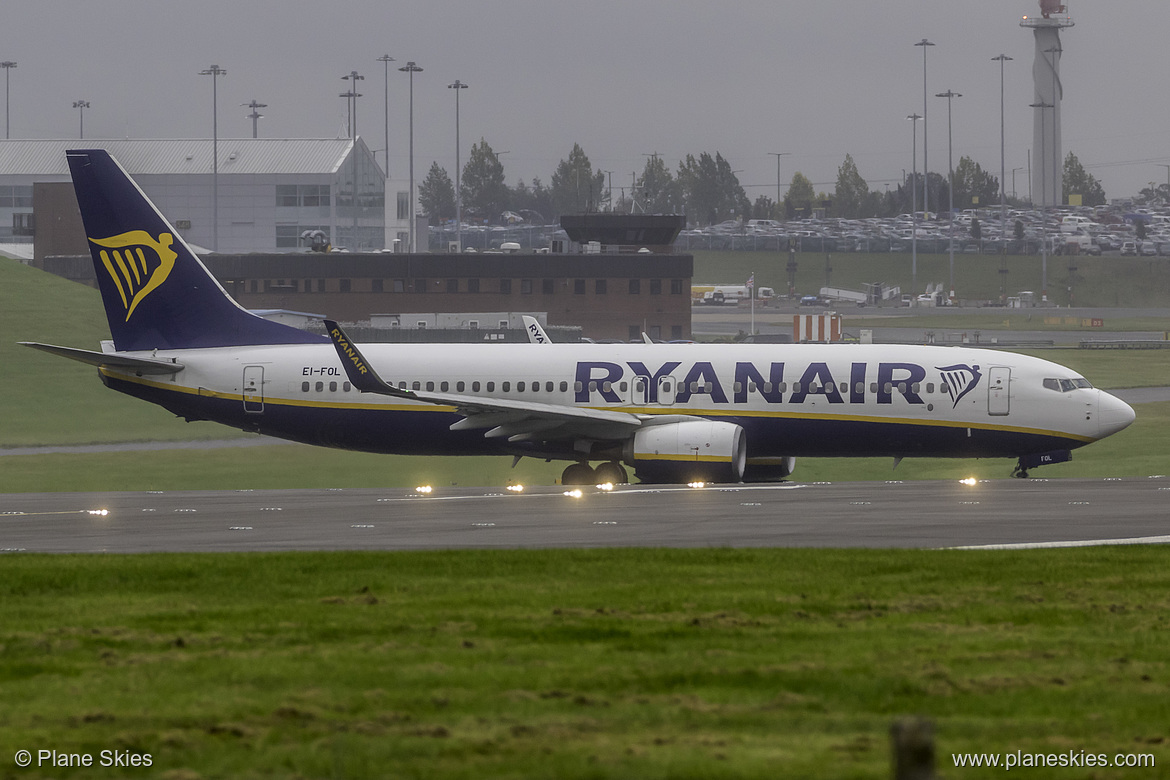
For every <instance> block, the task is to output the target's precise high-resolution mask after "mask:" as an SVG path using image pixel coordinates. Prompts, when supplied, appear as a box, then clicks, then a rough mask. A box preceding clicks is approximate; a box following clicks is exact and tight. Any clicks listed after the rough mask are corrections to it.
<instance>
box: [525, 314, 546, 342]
mask: <svg viewBox="0 0 1170 780" xmlns="http://www.w3.org/2000/svg"><path fill="white" fill-rule="evenodd" d="M522 319H523V320H524V330H526V331H528V340H529V341H530V342H532V343H533V344H551V343H552V339H550V338H549V337H548V334H547V333H545V332H544V328H542V327H540V323H539V322H537V320H536V317H531V316H529V315H527V314H525V315H524V316H523V318H522Z"/></svg>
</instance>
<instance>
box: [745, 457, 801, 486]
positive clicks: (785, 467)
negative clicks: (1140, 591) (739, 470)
mask: <svg viewBox="0 0 1170 780" xmlns="http://www.w3.org/2000/svg"><path fill="white" fill-rule="evenodd" d="M795 470H796V458H794V457H792V456H788V457H783V458H767V459H764V460H762V461H761V462H749V463H748V464H747V468H746V469H744V472H743V480H744V482H779V481H780V480H782V479H784V478H785V477H787V476H789V475H791V474H792V472H793V471H795Z"/></svg>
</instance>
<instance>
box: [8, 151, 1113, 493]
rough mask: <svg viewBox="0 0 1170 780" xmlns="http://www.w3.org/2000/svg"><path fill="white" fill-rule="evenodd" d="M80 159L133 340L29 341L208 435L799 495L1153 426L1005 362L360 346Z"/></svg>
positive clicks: (952, 355) (779, 350) (113, 318)
mask: <svg viewBox="0 0 1170 780" xmlns="http://www.w3.org/2000/svg"><path fill="white" fill-rule="evenodd" d="M68 159H69V168H70V171H71V173H72V176H73V183H74V188H75V189H76V192H77V201H78V204H79V206H80V208H81V215H82V220H83V222H84V225H85V231H86V235H87V236H88V238H89V244H90V251H91V254H92V256H93V262H94V268H95V269H96V272H97V278H98V286H99V288H100V290H101V295H102V301H103V302H104V304H105V308H106V315H107V317H108V319H109V323H110V330H111V333H112V335H113V341H112V343H110V342H103V344H102V350H103V351H101V352H93V351H88V350H81V349H75V348H71V347H57V346H51V345H47V344H35V343H32V344H29V345H28V346H31V347H35V348H37V349H41V350H44V351H46V352H51V353H53V354H56V355H61V356H63V357H68V358H71V359H73V360H79V361H82V362H84V363H89V364H92V365H94V366H96V367H97V368H98V371H99V374H100V376H101V379H102V381H103V382H104V383H105V384H106V386H107V387H110V388H112V389H114V390H117V391H119V392H123V393H126V394H128V395H132V396H135V397H137V398H141V399H143V400H145V401H150V402H151V403H156V404H158V405H160V406H163V407H165V408H167V409H169V410H170V411H172V412H174V413H175V414H177V415H179V416H180V417H184V418H186V419H187V420H213V421H216V422H219V423H223V424H225V425H230V426H232V427H235V428H240V429H242V430H246V431H255V432H257V433H263V434H267V435H269V436H277V437H280V438H284V439H291V440H293V441H299V442H305V443H308V444H317V445H322V446H328V447H339V448H344V449H352V450H361V451H366V452H383V453H398V454H407V455H409V454H417V455H489V454H496V455H511V456H513V457H515V458H519V457H533V458H542V459H548V460H554V459H555V460H564V461H568V462H569V465H568V467H567V468H566V469H565V471H564V475H563V478H562V481H563V482H564V483H566V484H592V483H595V482H607V481H608V482H615V483H616V482H625V481H628V478H627V471H626V468H625V466H631V467H633V469H634V471H635V474H636V476H637V477H638V478H640V479H641V480H643V481H647V482H688V481H692V480H696V479H703V480H706V481H717V482H739V481H743V480H747V481H756V480H766V479H777V478H782V477H784V476H787V475H788V474H789V473H791V472H792V469H793V466H794V463H795V458H796V457H800V456H817V457H853V456H888V457H892V458H895V459H896V460H900V459H901V458H905V457H959V458H982V457H996V458H1004V457H1010V458H1017V459H1018V466H1017V474H1021V475H1026V472H1027V469H1029V468H1032V467H1034V466H1038V465H1042V464H1045V463H1055V462H1060V461H1063V460H1067V459H1068V458H1069V457H1070V451H1071V450H1072V449H1074V448H1076V447H1081V446H1083V445H1085V444H1089V443H1092V442H1094V441H1097V440H1098V439H1102V438H1104V437H1106V436H1109V435H1111V434H1113V433H1116V432H1118V431H1120V430H1122V429H1123V428H1125V427H1126V426H1127V425H1129V424H1130V423H1131V422H1133V419H1134V412H1133V409H1131V408H1130V407H1129V406H1128V405H1127V404H1125V403H1124V402H1122V401H1121V400H1119V399H1117V398H1115V397H1114V396H1112V395H1110V394H1109V393H1106V392H1103V391H1101V390H1097V389H1095V388H1094V387H1093V386H1092V385H1090V384H1089V382H1088V381H1086V380H1085V379H1084V378H1083V377H1081V376H1078V375H1077V374H1076V372H1074V371H1072V370H1070V369H1068V368H1065V367H1063V366H1060V365H1058V364H1056V363H1052V362H1049V361H1046V360H1040V359H1038V358H1033V357H1026V356H1022V355H1016V354H1011V353H1004V352H996V351H991V350H983V349H967V348H956V347H933V346H903V345H846V344H832V345H822V344H790V345H771V344H758V345H731V344H718V345H714V344H712V345H702V344H649V343H646V344H619V345H609V344H551V343H530V344H491V345H486V344H485V345H467V344H426V345H415V344H367V345H361V346H360V347H359V346H358V345H355V344H354V343H353V342H352V341H350V339H349V338H348V337H347V336H346V334H345V332H344V331H343V330H342V328H341V327H340V326H338V325H337V323H335V322H332V321H327V323H326V325H327V331H328V337H325V336H320V335H315V334H312V333H308V332H306V331H302V330H298V329H296V328H291V327H288V326H285V325H281V324H277V323H274V322H270V321H267V320H264V319H261V318H259V317H257V316H255V315H253V314H251V313H249V312H248V311H246V310H245V309H243V308H242V307H240V306H239V305H238V304H237V303H236V302H235V301H233V300H232V299H231V298H230V297H229V296H228V294H227V293H226V292H225V291H224V289H223V288H222V287H221V286H220V285H219V283H218V282H217V281H216V280H215V278H214V277H212V275H211V274H210V273H209V272H208V271H207V269H206V268H205V267H204V266H203V264H202V262H200V260H199V258H198V257H197V256H196V255H195V254H194V253H193V252H192V251H191V249H190V248H189V247H188V246H187V245H186V243H184V241H183V239H182V238H181V237H180V236H179V235H178V233H177V232H176V231H175V229H174V228H173V227H172V226H171V225H170V224H169V223H168V222H167V220H166V219H165V218H164V217H163V216H162V214H161V213H159V211H158V210H157V209H156V208H155V207H154V205H153V204H152V203H151V202H150V200H149V199H148V198H147V197H146V196H145V194H144V193H143V192H142V191H141V190H140V189H139V188H138V186H137V184H136V183H135V182H134V181H133V180H132V179H131V178H130V176H129V175H128V174H127V173H126V172H125V171H124V170H123V169H122V167H121V166H120V165H119V164H118V163H117V162H116V161H115V160H114V159H113V158H112V157H110V155H109V154H108V153H107V152H105V151H104V150H84V151H71V152H68ZM533 335H534V337H535V338H534V341H547V339H545V338H543V332H540V331H539V326H536V328H535V329H534V331H533ZM591 463H597V464H599V465H597V466H596V467H594V466H592V465H591ZM623 464H624V465H623Z"/></svg>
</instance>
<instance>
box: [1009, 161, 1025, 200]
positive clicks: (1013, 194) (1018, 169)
mask: <svg viewBox="0 0 1170 780" xmlns="http://www.w3.org/2000/svg"><path fill="white" fill-rule="evenodd" d="M1022 170H1024V167H1023V166H1020V167H1019V168H1012V199H1013V200H1014V199H1018V198H1019V196H1018V195H1016V171H1022Z"/></svg>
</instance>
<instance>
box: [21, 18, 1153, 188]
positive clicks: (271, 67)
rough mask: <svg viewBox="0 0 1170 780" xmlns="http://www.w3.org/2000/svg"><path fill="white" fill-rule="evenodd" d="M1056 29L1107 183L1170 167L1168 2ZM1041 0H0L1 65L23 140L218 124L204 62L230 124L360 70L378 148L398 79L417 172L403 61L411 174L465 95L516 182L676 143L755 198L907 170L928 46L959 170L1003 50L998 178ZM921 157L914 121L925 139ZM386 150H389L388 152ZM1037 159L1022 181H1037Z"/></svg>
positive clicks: (314, 107) (271, 115) (466, 137)
mask: <svg viewBox="0 0 1170 780" xmlns="http://www.w3.org/2000/svg"><path fill="white" fill-rule="evenodd" d="M1068 8H1069V12H1070V14H1071V15H1072V18H1073V20H1074V21H1075V23H1076V26H1075V27H1073V28H1071V29H1068V30H1065V31H1064V32H1063V33H1062V45H1063V48H1064V55H1063V59H1062V65H1061V68H1062V74H1061V75H1062V78H1063V81H1064V104H1063V117H1064V120H1063V121H1064V124H1063V137H1064V149H1065V151H1066V152H1068V151H1072V152H1074V153H1075V154H1076V155H1077V156H1078V157H1079V158H1080V160H1081V162H1082V164H1084V165H1085V167H1086V168H1087V169H1088V171H1089V172H1090V173H1091V174H1093V175H1094V176H1096V177H1097V178H1098V179H1100V180H1101V182H1102V184H1103V185H1104V187H1105V190H1106V194H1107V195H1108V196H1109V197H1124V196H1128V195H1133V194H1135V193H1137V191H1138V190H1140V189H1141V188H1142V187H1145V186H1147V185H1148V183H1149V182H1151V181H1155V182H1160V183H1161V182H1165V181H1166V180H1167V169H1166V168H1165V167H1163V166H1164V165H1168V164H1170V99H1168V98H1167V94H1166V85H1167V83H1168V82H1170V58H1168V57H1167V53H1166V39H1167V34H1168V32H1170V2H1168V1H1167V0H1109V1H1106V0H1069V4H1068ZM1037 11H1038V5H1037V3H1036V0H970V2H966V3H962V2H956V1H955V0H933V1H929V2H928V0H881V1H880V2H869V3H863V2H860V1H859V0H844V2H836V3H830V2H823V1H821V2H800V3H798V2H793V1H792V0H724V1H723V2H719V3H716V2H710V0H708V1H707V2H697V0H588V1H587V2H574V3H567V2H562V1H561V0H493V1H492V2H484V3H473V2H467V1H466V0H464V1H463V2H459V1H457V0H399V2H393V3H391V2H384V1H378V0H329V1H328V2H327V1H326V0H315V1H314V2H307V1H306V0H280V1H279V2H278V1H277V0H185V2H174V1H172V0H4V2H3V4H2V5H0V60H12V61H16V62H17V63H18V66H17V67H16V68H15V69H13V70H10V71H9V73H8V75H9V76H10V79H11V82H10V85H11V86H10V88H11V98H10V118H11V136H12V138H76V137H77V133H78V111H77V109H74V108H73V107H72V105H73V102H74V101H76V100H88V101H89V102H90V108H89V109H88V110H87V111H86V112H85V135H86V138H87V139H99V138H126V137H128V138H198V137H204V138H205V137H210V135H211V103H212V100H211V86H212V85H211V79H210V77H208V76H200V75H198V74H199V71H200V70H203V69H205V68H207V67H208V66H210V65H211V64H213V63H214V64H218V65H219V66H221V67H223V68H225V69H226V70H227V75H226V76H224V77H223V78H221V79H220V80H219V133H220V136H221V137H224V138H231V137H250V136H251V132H252V130H251V121H250V120H249V119H247V118H246V115H247V114H248V112H249V109H247V108H244V107H242V106H241V104H243V103H247V102H248V101H250V100H252V99H255V100H258V101H260V102H262V103H267V104H268V107H267V108H265V109H262V111H261V113H263V114H264V118H263V119H261V120H260V134H261V135H262V136H264V137H270V138H272V137H286V138H332V137H338V136H343V135H345V133H346V127H345V122H346V101H345V100H344V99H343V98H341V97H339V94H340V93H342V92H344V91H345V90H346V89H347V87H348V84H349V82H347V81H342V80H341V76H342V75H344V74H347V73H349V72H350V71H351V70H355V69H356V70H357V71H358V72H359V73H361V74H362V75H364V76H365V77H366V80H365V81H364V82H361V86H360V91H361V92H362V93H363V97H362V98H361V99H360V100H359V102H358V130H359V132H360V134H361V135H362V136H363V137H364V138H365V139H366V142H367V144H368V145H369V146H370V148H372V149H381V148H382V146H383V92H384V89H385V81H386V79H385V77H384V65H383V64H382V63H381V62H378V61H377V58H378V57H379V56H381V55H383V54H389V55H390V56H392V57H394V58H395V60H397V61H396V62H394V63H391V70H390V78H389V95H390V100H389V114H390V126H389V132H390V157H389V168H390V174H391V175H392V176H393V177H395V178H404V177H405V176H406V172H407V160H408V154H407V149H408V144H407V137H408V136H407V127H408V125H407V116H408V79H407V75H406V74H405V73H400V72H398V70H397V68H398V67H400V66H402V65H404V64H405V63H406V62H407V61H408V60H413V61H415V62H417V63H418V65H419V66H421V67H422V68H423V69H424V70H423V72H421V73H416V74H415V76H414V116H415V121H414V127H415V174H416V179H418V180H421V178H422V176H423V175H424V174H425V173H426V171H427V169H428V168H429V167H430V164H431V162H432V161H438V162H439V164H440V165H442V166H443V167H445V168H446V169H447V170H448V172H450V173H452V174H453V172H454V169H455V159H454V158H455V99H454V90H451V89H447V88H446V86H447V85H448V84H450V83H451V82H453V81H454V80H456V79H460V80H462V81H464V82H466V83H467V84H469V85H470V88H469V89H466V90H463V91H462V93H461V96H460V113H461V130H462V142H463V160H464V161H466V159H467V154H468V150H469V149H470V147H471V145H472V143H474V142H475V141H477V140H478V139H479V138H481V137H482V138H484V139H485V140H487V142H488V143H489V144H490V145H491V146H492V148H493V149H495V150H496V152H507V154H504V155H503V156H502V157H501V160H502V162H503V163H504V169H505V173H506V175H507V179H508V183H509V184H510V185H515V183H516V182H517V180H518V179H521V178H523V179H524V180H525V181H531V179H532V178H533V177H540V179H541V180H542V181H544V182H545V183H546V184H547V183H548V181H549V178H550V176H551V174H552V172H553V170H554V169H555V167H556V165H557V163H558V161H560V160H561V159H563V158H567V157H568V155H569V151H570V150H571V149H572V146H573V144H574V143H579V144H581V146H582V148H583V149H584V150H585V152H586V154H588V155H589V158H590V160H591V162H592V163H593V165H594V167H595V168H599V169H602V170H607V171H612V172H613V184H614V187H615V189H616V188H617V187H618V186H623V185H624V186H628V185H629V182H630V180H631V174H632V173H633V172H635V171H637V172H641V170H642V168H643V166H644V164H645V159H646V155H648V154H651V153H657V154H659V155H661V156H662V157H663V158H664V159H665V161H666V163H667V165H668V166H669V167H670V169H671V170H672V171H674V170H676V169H677V166H678V162H679V160H680V159H682V158H683V157H684V156H685V155H686V154H688V153H692V154H695V155H696V156H697V155H698V154H699V153H700V152H704V151H707V152H711V153H712V154H714V153H715V152H720V153H722V154H723V156H724V157H726V158H727V159H728V161H729V162H730V163H731V166H732V168H733V169H734V170H736V171H738V172H739V173H738V176H739V180H740V182H741V184H743V185H744V186H745V188H746V190H747V192H748V195H749V196H750V197H751V198H752V199H753V200H754V199H755V198H756V196H758V195H760V194H765V195H769V196H772V197H774V196H775V187H776V158H775V157H773V156H770V155H769V152H786V153H788V154H789V156H786V157H784V158H783V162H782V166H783V169H782V178H783V180H784V184H785V185H787V183H788V181H789V180H790V179H791V176H792V174H793V172H794V171H800V172H802V173H804V174H805V175H806V176H808V177H809V178H810V179H811V180H812V181H813V182H814V183H816V184H817V187H818V189H823V190H825V191H830V190H832V188H833V186H834V185H835V182H836V178H837V169H838V167H839V166H840V164H841V162H842V161H843V160H844V158H845V155H846V154H847V153H848V154H852V155H853V158H854V160H855V161H856V163H857V167H858V170H859V171H860V173H861V175H862V176H863V177H865V178H866V179H867V180H868V181H869V184H870V188H871V189H874V190H882V189H884V188H885V187H886V185H887V184H888V185H889V186H891V187H892V186H895V185H896V183H897V181H899V180H900V179H901V178H902V176H903V171H905V170H908V169H909V168H910V167H911V142H912V136H911V123H910V122H908V121H907V120H906V117H907V115H909V114H911V113H913V112H918V113H922V109H923V105H922V103H923V73H922V48H920V47H919V48H916V47H915V46H914V43H915V42H917V41H919V40H921V39H922V38H924V37H925V38H929V39H930V40H931V41H932V42H934V43H935V44H936V45H935V46H934V47H933V48H931V49H930V50H929V53H928V55H927V57H928V59H927V85H926V86H927V91H928V92H929V93H930V98H929V101H928V121H929V126H928V134H929V142H930V150H929V151H930V167H931V170H932V171H935V172H941V173H945V172H946V166H947V111H946V101H945V100H943V99H939V98H935V97H934V94H935V93H936V92H944V91H946V90H948V89H953V90H955V91H957V92H960V93H962V94H963V95H964V97H963V98H961V99H957V100H955V102H954V107H953V110H954V115H953V123H954V124H953V135H954V159H955V161H956V162H957V161H958V159H959V158H960V157H961V156H964V155H966V156H970V157H971V158H973V159H974V160H975V161H976V162H978V163H979V164H980V165H982V166H983V167H984V168H985V169H987V170H989V171H992V172H993V173H994V174H995V175H996V176H998V175H999V169H1000V159H999V158H1000V134H999V129H1000V110H999V108H1000V104H999V99H1000V66H999V63H998V62H993V61H992V58H993V57H995V56H996V55H998V54H1000V53H1003V54H1007V55H1008V56H1010V57H1013V58H1014V61H1012V62H1008V63H1007V64H1006V74H1007V86H1006V92H1005V94H1006V106H1007V120H1006V126H1007V154H1006V159H1007V169H1008V174H1007V186H1008V190H1009V192H1010V191H1011V187H1012V173H1011V169H1012V168H1024V167H1025V166H1026V165H1027V163H1028V157H1027V155H1028V147H1029V146H1030V144H1031V138H1032V135H1031V123H1032V111H1031V109H1029V108H1028V104H1029V103H1031V102H1033V91H1032V59H1033V42H1032V33H1031V31H1030V30H1027V29H1023V28H1021V27H1020V26H1019V22H1020V18H1021V17H1022V16H1024V15H1025V14H1035V13H1036V12H1037ZM918 143H919V165H920V166H921V148H922V134H921V130H920V132H919V136H918ZM378 157H379V159H380V160H381V159H383V158H382V155H381V154H379V155H378ZM1027 187H1028V177H1027V170H1026V169H1024V170H1020V171H1019V172H1017V174H1016V189H1017V192H1018V193H1019V194H1020V195H1021V196H1026V195H1027Z"/></svg>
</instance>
